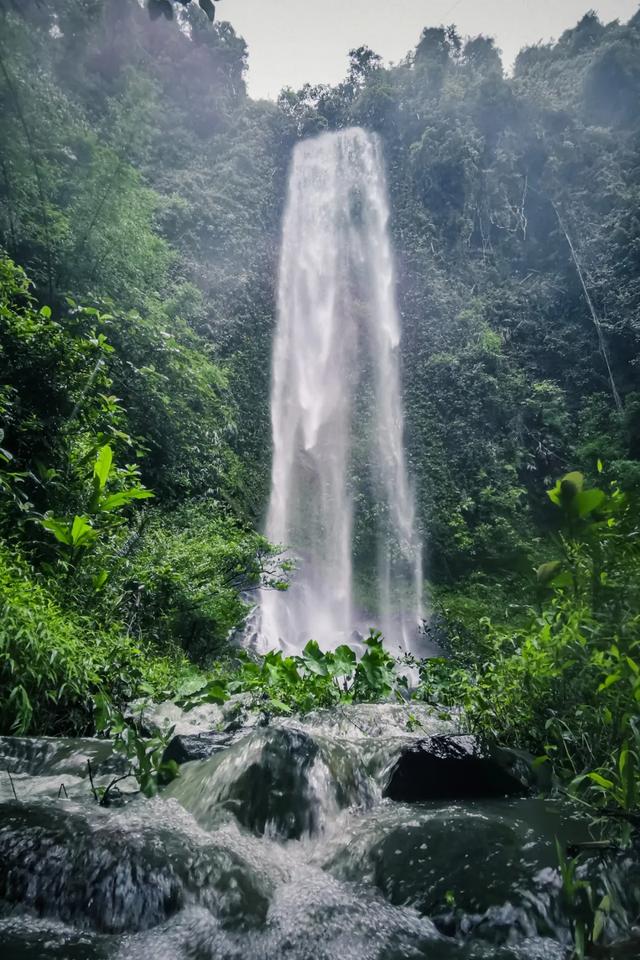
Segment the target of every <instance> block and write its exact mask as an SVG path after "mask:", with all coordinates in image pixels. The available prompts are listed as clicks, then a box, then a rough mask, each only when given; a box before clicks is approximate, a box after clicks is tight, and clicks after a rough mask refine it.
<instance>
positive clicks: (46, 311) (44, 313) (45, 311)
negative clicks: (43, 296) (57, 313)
mask: <svg viewBox="0 0 640 960" xmlns="http://www.w3.org/2000/svg"><path fill="white" fill-rule="evenodd" d="M40 316H41V317H44V318H45V319H46V320H48V319H49V317H50V316H51V307H47V306H44V307H40Z"/></svg>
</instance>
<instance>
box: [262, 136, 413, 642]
mask: <svg viewBox="0 0 640 960" xmlns="http://www.w3.org/2000/svg"><path fill="white" fill-rule="evenodd" d="M388 220H389V208H388V203H387V195H386V183H385V174H384V165H383V160H382V152H381V147H380V143H379V140H378V138H377V137H376V136H375V135H373V134H371V133H367V132H365V131H364V130H361V129H359V128H353V129H349V130H343V131H340V132H337V133H325V134H322V135H321V136H319V137H316V138H313V139H309V140H305V141H303V142H301V143H300V144H298V145H297V147H296V148H295V151H294V154H293V161H292V167H291V172H290V178H289V193H288V200H287V207H286V212H285V218H284V227H283V238H282V252H281V260H280V276H279V290H278V323H277V330H276V337H275V345H274V353H273V381H272V396H271V416H272V425H273V467H272V478H271V498H270V503H269V510H268V517H267V525H266V533H267V536H268V537H269V538H270V540H271V541H272V542H274V543H278V544H282V545H283V546H284V547H285V548H286V549H287V551H288V552H289V553H290V555H291V556H292V557H293V558H295V562H296V568H297V569H296V572H295V574H294V576H293V582H292V584H291V586H290V587H289V590H288V591H286V592H278V591H275V590H263V591H262V594H261V600H260V609H261V628H260V631H259V643H260V645H261V647H262V648H263V649H270V648H273V647H277V646H284V647H291V648H294V649H296V648H298V649H299V648H300V647H301V646H304V644H305V643H306V642H307V640H309V639H310V638H312V637H313V638H314V639H316V640H317V641H318V642H319V643H320V644H321V645H322V646H324V647H333V646H335V645H336V644H337V643H343V642H345V640H346V641H347V642H348V641H349V640H350V639H351V637H352V633H353V631H354V629H355V630H366V629H367V628H368V627H369V626H370V625H375V626H376V627H380V628H381V629H382V631H383V633H384V634H385V637H386V638H387V643H388V644H389V645H390V646H398V645H400V646H402V647H403V648H404V649H405V650H406V649H414V650H415V649H416V638H417V635H418V624H419V622H420V620H421V617H422V596H421V587H422V563H421V554H422V550H421V543H420V540H419V537H418V535H417V533H416V527H415V511H414V504H413V497H412V493H411V490H410V487H409V483H408V479H407V469H406V463H405V455H404V450H403V443H402V433H403V416H402V406H401V397H400V374H399V358H398V347H399V342H400V324H399V315H398V310H397V306H396V302H395V296H394V271H393V259H392V253H391V245H390V239H389V232H388Z"/></svg>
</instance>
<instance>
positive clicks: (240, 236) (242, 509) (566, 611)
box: [0, 0, 640, 813]
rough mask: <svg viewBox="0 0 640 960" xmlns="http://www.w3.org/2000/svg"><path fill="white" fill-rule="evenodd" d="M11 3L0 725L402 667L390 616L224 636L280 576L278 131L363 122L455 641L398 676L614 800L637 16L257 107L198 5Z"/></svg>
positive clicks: (1, 290)
mask: <svg viewBox="0 0 640 960" xmlns="http://www.w3.org/2000/svg"><path fill="white" fill-rule="evenodd" d="M204 6H205V7H206V5H204ZM156 13H157V11H156ZM224 13H225V15H229V16H230V17H231V19H233V9H232V2H231V0H229V9H228V10H227V9H226V4H225V10H224ZM0 16H1V18H2V34H1V39H0V102H1V108H2V109H1V120H0V124H1V129H0V246H1V248H2V259H1V261H0V365H1V381H2V382H1V385H0V491H1V497H2V499H1V501H0V536H1V544H0V598H1V603H2V617H1V621H0V651H1V659H0V728H1V730H2V732H4V733H11V732H13V733H21V734H22V733H39V734H43V733H44V734H61V733H77V734H79V733H87V732H91V731H93V730H94V729H95V727H96V709H97V706H98V707H100V710H102V708H104V706H105V703H106V704H108V710H116V711H117V710H118V709H121V708H122V707H123V706H124V705H125V704H126V703H127V702H128V701H130V700H131V699H133V698H135V697H139V696H143V695H144V696H150V697H155V698H157V699H166V698H167V697H168V696H176V695H183V696H184V695H185V693H184V691H194V690H195V691H197V692H196V694H195V696H196V699H198V702H201V701H203V700H206V699H207V698H209V699H213V700H216V699H218V700H224V699H225V697H226V696H228V695H229V694H230V693H232V692H237V691H238V690H249V691H258V692H259V693H260V696H263V697H265V698H267V699H269V700H270V701H271V703H272V709H273V710H274V711H275V712H276V713H277V712H279V711H281V712H287V711H290V710H291V709H303V710H304V709H309V708H310V707H312V706H314V705H318V704H325V705H326V704H331V703H335V702H336V701H337V700H339V699H341V698H345V697H351V698H353V697H356V699H357V698H360V699H363V700H371V699H376V698H378V697H381V696H382V697H384V696H388V695H389V694H390V693H392V692H393V690H394V689H395V685H396V683H397V678H396V679H394V677H393V668H392V663H391V659H390V657H389V656H388V654H386V653H385V652H384V651H383V649H382V647H381V646H380V644H379V641H378V639H377V638H376V635H375V634H374V635H372V638H371V640H370V644H369V651H368V653H367V657H368V658H369V659H368V660H367V661H366V663H365V665H364V666H361V665H358V667H357V668H356V665H355V660H354V661H353V662H352V661H351V659H350V658H349V657H348V655H347V654H345V653H344V652H343V654H342V658H343V659H342V660H341V659H340V657H339V656H337V657H336V656H333V657H332V656H331V655H327V657H324V656H323V654H322V653H321V652H320V651H319V650H318V649H317V648H314V646H313V645H311V646H310V647H309V648H308V649H307V651H306V653H305V654H304V656H302V657H300V658H285V657H282V656H281V655H280V654H274V655H272V656H271V655H270V657H268V658H267V660H266V661H264V662H258V661H255V660H253V659H251V658H250V657H246V658H245V659H243V658H242V657H241V656H239V654H238V653H237V651H234V650H233V649H231V648H230V647H229V646H228V639H229V636H230V633H231V632H232V631H233V630H234V628H236V627H237V626H238V625H239V624H240V623H241V622H242V620H243V617H244V616H245V615H246V613H247V610H248V609H249V606H250V604H251V597H252V592H255V590H256V589H257V588H258V587H259V586H260V585H270V586H272V587H273V588H274V589H277V588H280V587H284V586H286V583H285V582H284V581H286V578H287V577H288V576H289V575H290V574H289V571H288V570H287V569H282V564H281V563H280V561H279V555H278V545H271V544H269V543H268V542H267V540H266V539H265V538H264V537H263V536H262V534H261V532H260V531H261V530H262V528H263V526H262V525H263V517H264V510H265V504H266V499H267V495H268V488H269V467H270V456H271V444H270V420H269V383H270V356H271V339H272V334H273V330H274V318H275V282H276V273H277V258H278V248H279V236H280V224H281V217H282V208H283V203H284V195H285V189H286V177H287V169H288V163H289V158H290V155H291V150H292V147H293V146H294V144H295V143H296V142H297V141H298V140H299V139H300V138H302V137H306V136H310V135H313V134H315V133H318V132H320V131H323V130H333V129H340V128H343V127H347V126H351V125H359V126H363V127H365V128H366V129H368V130H371V131H375V132H376V133H378V134H379V136H380V138H381V140H382V143H383V147H384V155H385V158H386V164H387V174H388V180H389V190H390V203H391V210H392V220H391V231H392V238H393V245H394V253H395V259H396V271H397V284H398V297H399V303H400V311H401V318H402V331H403V338H402V345H401V349H402V375H403V394H404V403H405V416H406V436H405V442H406V446H407V450H408V456H409V462H410V467H411V472H412V474H413V476H414V477H415V480H416V493H417V502H418V508H419V509H418V512H419V519H420V524H421V527H422V530H423V533H424V539H425V543H426V545H427V558H426V559H427V568H426V575H427V583H428V590H429V597H430V606H431V616H430V619H429V621H428V623H427V625H426V628H425V629H426V630H427V631H428V632H429V634H430V635H431V636H432V637H433V638H434V639H436V640H437V641H438V642H439V643H440V644H441V645H442V647H443V649H444V651H445V652H446V654H447V656H446V657H443V658H436V659H434V660H433V661H431V662H425V663H424V664H423V665H422V666H421V667H420V672H421V683H420V685H419V687H418V689H417V696H418V698H419V699H422V700H423V701H427V702H433V703H440V704H442V703H444V704H451V705H460V706H462V707H463V709H464V710H465V711H466V715H467V718H468V723H469V725H470V727H471V728H472V729H475V730H485V731H491V732H492V733H493V734H494V735H497V736H498V737H499V738H501V739H502V740H503V741H504V742H508V743H511V744H514V745H516V746H518V747H523V748H527V749H529V750H531V751H532V752H533V753H534V754H535V755H536V756H538V757H539V758H540V763H553V765H554V768H555V771H556V773H557V775H558V776H560V777H561V778H562V779H563V782H564V783H571V782H573V783H574V784H576V786H575V790H576V792H581V795H582V796H583V798H584V800H585V802H589V803H593V804H596V805H597V804H601V805H602V806H605V807H611V806H612V805H615V804H617V805H618V806H619V807H620V809H622V810H624V811H626V812H627V813H629V812H630V811H631V810H633V809H634V808H635V806H636V797H637V789H638V787H639V786H640V730H639V729H638V727H637V724H636V719H637V709H638V701H639V700H640V650H639V649H638V647H639V644H640V540H639V537H640V513H639V511H638V497H639V492H640V379H639V371H640V161H639V157H640V111H639V110H638V103H639V102H640V14H636V16H635V17H633V18H632V19H631V20H630V21H629V22H628V23H627V24H621V23H618V22H613V23H610V24H608V25H605V24H603V23H601V22H600V21H599V20H598V18H597V17H596V16H595V15H593V14H587V15H586V16H585V17H584V18H583V19H582V20H581V21H580V22H579V23H578V24H577V25H576V26H575V27H574V28H573V29H571V30H568V31H567V32H566V33H565V34H563V35H562V36H561V37H560V39H559V40H558V41H557V42H556V43H553V44H548V45H539V46H535V47H531V48H527V49H523V50H522V51H521V52H520V54H519V56H518V58H517V60H516V63H515V67H514V70H513V73H512V74H511V75H508V74H507V73H506V72H505V70H504V67H503V65H502V63H501V59H500V54H499V52H498V50H497V49H496V46H495V44H494V42H493V41H492V40H491V39H489V38H487V37H484V36H478V37H473V38H469V39H464V40H463V39H462V38H461V37H460V35H459V34H458V32H457V31H456V28H455V27H453V26H450V27H426V28H425V30H424V31H423V33H422V36H421V37H420V38H419V39H418V43H417V46H416V47H415V49H414V50H411V51H409V52H408V53H407V56H406V58H405V59H404V60H403V61H402V62H401V63H399V64H398V65H396V66H392V67H387V66H385V65H384V64H383V62H382V60H381V59H380V57H378V56H377V54H376V53H375V52H373V51H371V50H369V49H368V48H366V47H361V48H359V49H357V50H353V51H352V52H351V54H350V56H349V62H348V64H347V65H346V71H347V72H346V76H345V79H344V81H343V82H342V83H340V84H339V85H337V86H335V87H328V86H326V87H325V86H319V87H312V86H306V87H304V88H303V89H301V90H299V91H294V90H284V91H283V92H282V93H281V95H280V97H279V99H278V101H277V102H276V103H274V102H270V101H253V100H251V99H250V98H249V97H248V96H247V93H246V89H245V82H244V73H245V70H246V66H247V47H246V44H245V42H244V41H243V39H242V38H241V37H239V36H238V35H237V34H236V33H235V32H234V29H233V27H232V26H231V25H230V24H229V23H226V22H219V21H218V20H216V21H214V22H213V23H211V21H210V19H209V16H208V13H207V11H206V10H205V9H200V8H199V7H197V6H196V5H195V4H188V5H187V4H185V5H184V7H183V9H182V10H181V12H180V18H178V17H174V18H172V19H168V18H166V17H165V16H161V15H159V14H158V15H157V16H154V17H153V18H150V17H149V15H148V11H147V10H146V9H144V8H143V7H142V6H140V5H139V4H137V3H135V2H130V0H59V2H56V3H55V4H40V3H37V2H30V3H27V2H24V3H20V4H11V3H6V4H3V5H1V12H0ZM362 523H363V526H362V529H361V530H360V531H359V537H360V539H361V542H362V543H363V544H364V545H365V546H363V550H364V549H365V548H366V534H367V531H366V516H365V519H364V520H363V521H362ZM285 567H286V565H285ZM294 575H295V574H294ZM372 626H374V627H375V626H376V625H375V624H374V625H372ZM310 639H311V638H310ZM356 669H357V670H359V671H360V672H359V673H358V674H357V680H356V682H355V684H353V685H352V686H351V687H349V688H347V686H346V685H343V684H341V683H338V682H336V678H337V677H343V676H345V675H347V676H350V675H353V672H354V671H356ZM198 678H199V679H198ZM403 695H404V694H403ZM100 710H98V713H100ZM585 774H587V775H588V776H587V779H580V778H582V777H583V776H584V775H585Z"/></svg>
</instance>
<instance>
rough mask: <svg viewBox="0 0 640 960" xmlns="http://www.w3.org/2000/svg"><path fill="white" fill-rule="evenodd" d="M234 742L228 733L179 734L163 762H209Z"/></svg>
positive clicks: (171, 742)
mask: <svg viewBox="0 0 640 960" xmlns="http://www.w3.org/2000/svg"><path fill="white" fill-rule="evenodd" d="M232 742H233V737H232V735H231V734H228V733H198V734H179V735H178V736H177V737H173V739H172V740H170V742H169V744H168V745H167V748H166V750H165V751H164V754H163V755H162V760H163V762H164V763H167V762H168V761H169V760H175V762H176V763H189V762H190V761H191V760H208V759H209V757H213V756H215V755H216V753H220V751H221V750H226V748H227V747H229V746H230V745H231V743H232Z"/></svg>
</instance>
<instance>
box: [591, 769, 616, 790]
mask: <svg viewBox="0 0 640 960" xmlns="http://www.w3.org/2000/svg"><path fill="white" fill-rule="evenodd" d="M587 777H588V779H589V780H593V782H594V783H597V784H598V786H599V787H603V788H604V789H605V790H613V780H607V778H606V777H603V776H602V775H601V774H599V773H596V772H595V771H594V770H592V771H591V772H590V773H588V774H587Z"/></svg>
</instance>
